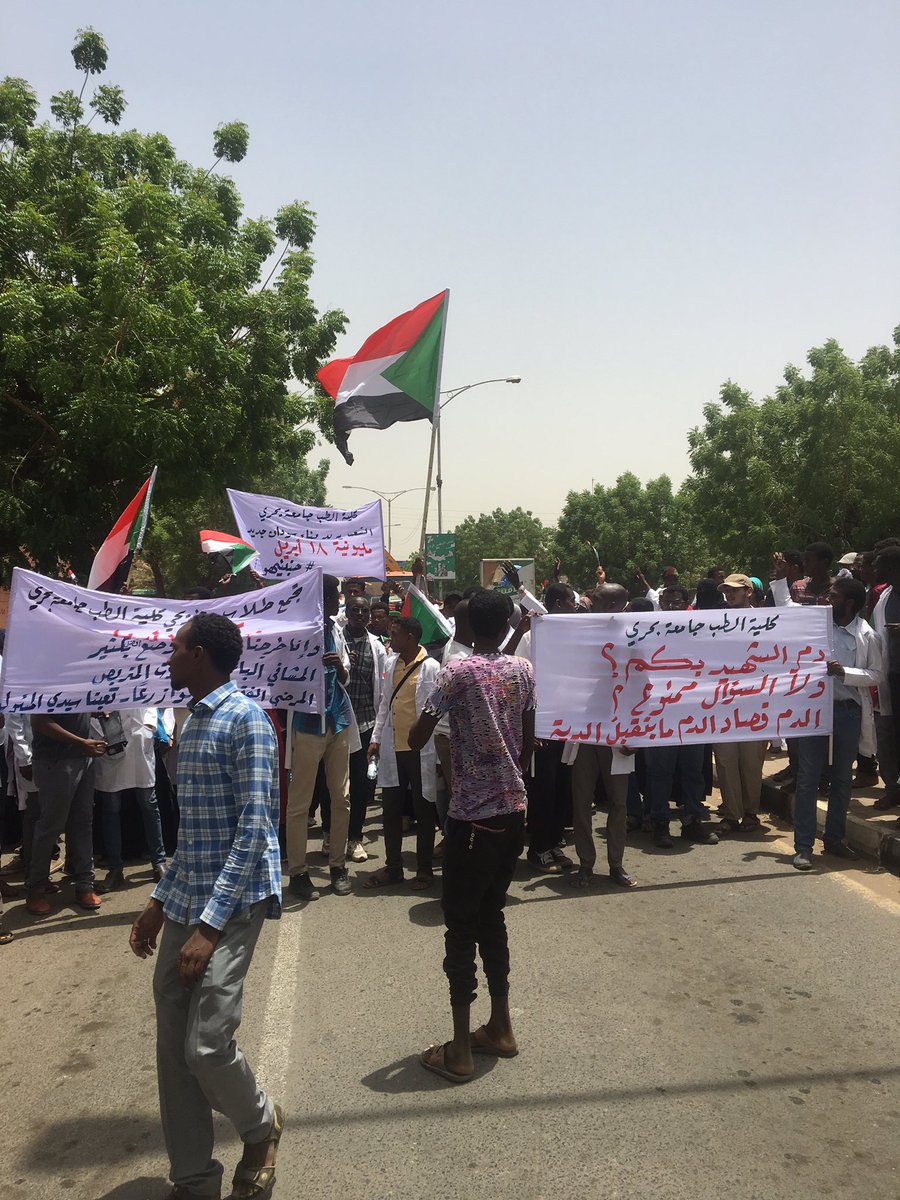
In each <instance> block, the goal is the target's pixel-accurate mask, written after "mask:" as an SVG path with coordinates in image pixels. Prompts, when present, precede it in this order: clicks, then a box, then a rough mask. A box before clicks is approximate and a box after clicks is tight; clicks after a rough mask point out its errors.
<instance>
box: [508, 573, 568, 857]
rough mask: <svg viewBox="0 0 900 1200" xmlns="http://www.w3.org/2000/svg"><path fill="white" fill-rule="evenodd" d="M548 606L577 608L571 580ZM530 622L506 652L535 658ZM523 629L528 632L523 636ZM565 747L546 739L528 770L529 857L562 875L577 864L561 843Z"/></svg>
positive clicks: (549, 594)
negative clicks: (528, 627) (570, 585)
mask: <svg viewBox="0 0 900 1200" xmlns="http://www.w3.org/2000/svg"><path fill="white" fill-rule="evenodd" d="M544 606H545V608H546V609H547V612H548V613H551V614H553V615H557V614H561V613H575V612H577V605H576V603H575V591H574V589H573V588H571V587H569V585H568V584H567V583H551V584H550V586H549V587H548V588H547V589H546V591H545V592H544ZM534 619H535V620H540V618H539V617H536V618H534ZM527 624H528V622H527V621H526V620H523V621H521V622H520V623H519V629H518V630H517V632H516V633H515V634H514V635H513V637H512V638H511V640H510V642H509V644H508V645H507V647H506V653H507V654H517V655H518V656H519V657H520V658H526V659H528V660H529V661H531V632H530V630H525V627H526V625H527ZM521 630H525V632H523V633H522V634H521V637H520V632H519V631H521ZM504 636H505V635H504ZM564 750H565V742H561V741H555V740H552V739H550V740H548V741H546V742H542V743H541V744H540V745H539V746H538V747H537V749H536V750H535V753H534V763H533V768H532V769H533V774H526V781H525V782H526V786H527V788H528V861H529V862H530V863H531V864H532V866H534V867H536V868H537V869H538V870H539V871H542V872H543V873H544V874H545V875H561V874H562V873H563V871H568V870H571V868H572V867H573V866H574V865H575V864H574V863H573V862H572V860H571V858H569V856H568V854H564V853H563V850H562V848H561V846H560V843H561V842H562V839H563V830H564V828H565V812H566V810H567V809H568V808H570V807H571V794H572V772H571V770H570V769H569V767H567V766H565V765H564V764H563V751H564Z"/></svg>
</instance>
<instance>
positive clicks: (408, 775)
mask: <svg viewBox="0 0 900 1200" xmlns="http://www.w3.org/2000/svg"><path fill="white" fill-rule="evenodd" d="M421 637H422V626H421V625H420V624H419V622H418V621H417V620H416V618H415V617H394V618H393V620H392V622H391V651H392V653H391V656H390V658H389V659H388V661H387V666H386V668H385V675H384V690H383V692H382V696H381V704H380V705H379V706H378V715H377V717H376V718H375V728H374V729H373V730H372V741H371V742H370V744H369V750H368V756H369V759H370V760H372V759H377V761H378V784H379V786H380V788H381V800H382V808H383V813H384V849H385V866H384V867H383V868H382V869H381V870H380V871H376V872H375V873H374V874H373V875H370V876H369V878H368V879H367V880H366V885H365V886H366V887H367V888H378V887H385V886H386V885H388V884H392V883H401V882H402V880H403V857H402V851H403V796H404V793H405V790H406V788H407V787H408V788H409V789H410V791H411V792H412V796H413V805H414V810H415V814H416V875H415V879H414V880H413V883H412V886H413V888H414V889H415V890H416V891H424V890H425V889H426V888H429V887H431V885H432V883H433V882H434V868H433V864H432V855H433V853H434V828H435V807H434V805H435V799H436V797H437V758H436V754H435V748H434V739H433V738H429V740H428V742H427V743H426V745H425V747H424V749H422V750H410V748H409V742H408V740H407V739H408V737H409V731H410V729H412V727H413V725H414V724H415V723H416V721H417V719H418V717H419V715H420V714H421V712H422V709H423V708H424V707H425V704H426V702H427V700H428V698H429V696H430V695H431V691H432V688H433V686H434V681H435V679H436V678H437V674H438V671H439V670H440V664H439V663H437V662H435V660H434V659H433V658H429V657H428V655H427V654H426V653H425V650H424V648H423V647H422V646H421V645H420V640H421Z"/></svg>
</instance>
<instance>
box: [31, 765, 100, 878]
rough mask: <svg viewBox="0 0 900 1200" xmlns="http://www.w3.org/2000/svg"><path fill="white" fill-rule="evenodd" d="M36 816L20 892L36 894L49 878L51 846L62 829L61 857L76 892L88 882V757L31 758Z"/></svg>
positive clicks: (90, 859) (90, 836)
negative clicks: (22, 889)
mask: <svg viewBox="0 0 900 1200" xmlns="http://www.w3.org/2000/svg"><path fill="white" fill-rule="evenodd" d="M32 765H33V767H34V782H35V786H36V787H37V790H38V810H39V815H38V819H37V823H36V825H35V827H34V837H33V838H32V841H31V861H30V862H29V864H28V874H27V875H26V877H25V891H26V892H27V894H28V895H29V896H40V895H42V894H43V892H44V888H45V886H46V884H47V880H48V879H49V877H50V861H51V858H52V856H53V847H54V846H55V845H56V843H57V841H58V840H59V837H60V835H61V834H62V832H63V830H65V834H66V860H67V862H68V864H69V869H70V871H71V874H72V880H73V882H74V884H75V891H76V892H90V891H92V890H93V887H94V836H93V821H94V763H93V761H92V760H91V759H90V758H82V757H78V758H64V759H61V760H60V761H58V762H42V761H39V760H38V759H34V762H33V764H32Z"/></svg>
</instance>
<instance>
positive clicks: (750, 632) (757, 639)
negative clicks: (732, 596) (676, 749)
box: [532, 607, 832, 747]
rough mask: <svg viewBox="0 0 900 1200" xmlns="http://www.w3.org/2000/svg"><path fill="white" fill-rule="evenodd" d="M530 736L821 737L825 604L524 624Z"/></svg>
mask: <svg viewBox="0 0 900 1200" xmlns="http://www.w3.org/2000/svg"><path fill="white" fill-rule="evenodd" d="M532 628H533V633H532V657H533V661H534V667H535V676H536V679H537V697H538V699H537V715H536V732H537V736H538V737H541V738H557V739H560V740H563V741H576V742H580V741H586V742H593V743H600V744H603V745H610V746H635V747H637V746H665V745H682V744H687V743H691V742H732V741H748V740H750V739H758V740H762V739H765V738H778V737H803V736H804V735H807V734H825V733H830V732H831V723H832V696H831V692H832V687H831V680H830V679H829V678H828V676H827V674H826V664H827V662H828V660H829V659H830V658H831V657H832V641H831V634H832V629H831V609H830V608H825V607H821V608H756V609H742V610H740V611H734V610H732V611H729V610H727V609H714V610H710V611H698V612H685V613H671V614H661V613H614V614H601V613H597V614H587V613H585V614H581V613H576V614H573V615H560V616H551V617H539V618H536V619H534V621H533V626H532Z"/></svg>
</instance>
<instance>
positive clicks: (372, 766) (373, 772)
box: [366, 758, 378, 779]
mask: <svg viewBox="0 0 900 1200" xmlns="http://www.w3.org/2000/svg"><path fill="white" fill-rule="evenodd" d="M377 778H378V760H377V759H376V758H370V759H369V769H368V771H366V779H377Z"/></svg>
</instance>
